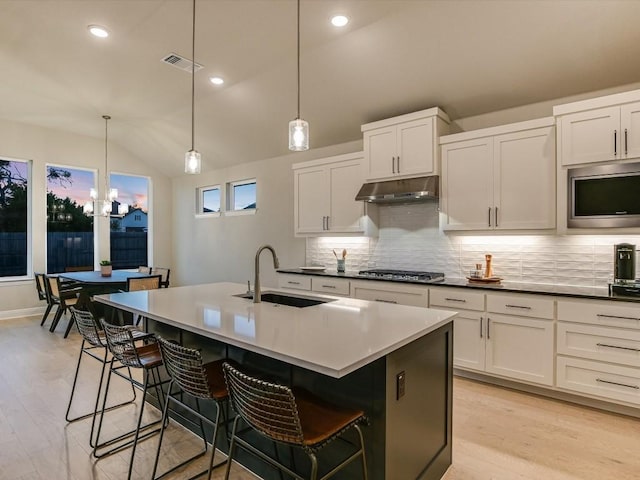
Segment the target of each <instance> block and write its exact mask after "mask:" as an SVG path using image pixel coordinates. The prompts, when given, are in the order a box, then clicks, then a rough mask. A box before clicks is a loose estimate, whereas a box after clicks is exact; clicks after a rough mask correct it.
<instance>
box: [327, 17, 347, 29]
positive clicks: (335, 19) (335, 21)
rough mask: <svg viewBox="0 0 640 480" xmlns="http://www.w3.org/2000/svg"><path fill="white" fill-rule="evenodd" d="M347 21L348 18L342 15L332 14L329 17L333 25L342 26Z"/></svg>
mask: <svg viewBox="0 0 640 480" xmlns="http://www.w3.org/2000/svg"><path fill="white" fill-rule="evenodd" d="M347 23H349V18H347V17H345V16H344V15H334V16H333V17H331V24H332V25H333V26H334V27H344V26H345V25H346V24H347Z"/></svg>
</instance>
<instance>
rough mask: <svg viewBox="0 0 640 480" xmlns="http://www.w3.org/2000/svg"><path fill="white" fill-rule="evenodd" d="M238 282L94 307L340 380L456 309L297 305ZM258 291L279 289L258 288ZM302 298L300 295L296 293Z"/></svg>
mask: <svg viewBox="0 0 640 480" xmlns="http://www.w3.org/2000/svg"><path fill="white" fill-rule="evenodd" d="M245 291H246V285H241V284H236V283H210V284H204V285H193V286H185V287H172V288H162V289H158V290H146V291H138V292H127V293H114V294H110V295H100V296H97V297H95V299H96V300H97V301H99V302H101V303H104V304H107V305H110V306H113V307H117V308H121V309H124V310H127V311H130V312H133V313H137V314H141V315H144V316H146V317H148V318H151V319H153V320H157V321H159V322H162V323H166V324H169V325H173V326H176V327H179V328H182V329H184V330H187V331H190V332H193V333H196V334H199V335H202V336H205V337H209V338H212V339H215V340H219V341H221V342H224V343H228V344H230V345H235V346H237V347H241V348H244V349H246V350H249V351H253V352H256V353H260V354H262V355H266V356H268V357H271V358H275V359H278V360H282V361H284V362H287V363H290V364H292V365H296V366H299V367H303V368H307V369H309V370H313V371H315V372H319V373H322V374H325V375H329V376H331V377H336V378H340V377H343V376H345V375H347V374H349V373H351V372H353V371H355V370H357V369H358V368H360V367H362V366H364V365H367V364H368V363H371V362H373V361H375V360H377V359H379V358H381V357H383V356H385V355H387V354H388V353H390V352H393V351H394V350H396V349H398V348H400V347H402V346H404V345H407V344H409V343H410V342H412V341H413V340H415V339H417V338H420V337H422V336H424V335H426V334H428V333H430V332H432V331H433V330H436V329H437V328H439V327H441V326H442V325H445V324H446V323H448V322H450V321H451V320H452V319H453V318H454V317H455V316H456V312H451V311H445V310H436V309H432V308H421V307H410V306H404V305H395V304H388V303H379V302H370V301H366V300H357V299H354V298H342V297H328V296H326V295H317V294H315V293H314V294H313V295H312V296H313V297H322V298H329V299H335V300H334V301H331V302H328V303H323V304H320V305H316V306H311V307H305V308H297V307H288V306H284V305H276V304H273V303H267V302H262V303H253V302H252V300H251V299H245V298H239V297H235V296H233V295H234V294H242V293H244V292H245ZM266 291H274V292H282V293H283V294H285V295H291V293H290V292H286V291H283V290H279V289H271V288H269V289H267V288H264V289H263V291H262V293H263V294H264V293H265V292H266ZM300 296H308V295H300Z"/></svg>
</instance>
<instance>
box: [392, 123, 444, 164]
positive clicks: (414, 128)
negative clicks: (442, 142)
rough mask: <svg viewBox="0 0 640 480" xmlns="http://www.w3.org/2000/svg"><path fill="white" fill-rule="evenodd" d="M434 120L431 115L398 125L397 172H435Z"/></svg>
mask: <svg viewBox="0 0 640 480" xmlns="http://www.w3.org/2000/svg"><path fill="white" fill-rule="evenodd" d="M434 121H435V119H434V118H433V117H431V118H424V119H422V120H416V121H413V122H407V123H401V124H400V125H398V148H397V152H396V155H397V157H398V159H397V160H396V173H397V174H400V175H424V174H433V173H434V172H435V159H434V127H433V122H434Z"/></svg>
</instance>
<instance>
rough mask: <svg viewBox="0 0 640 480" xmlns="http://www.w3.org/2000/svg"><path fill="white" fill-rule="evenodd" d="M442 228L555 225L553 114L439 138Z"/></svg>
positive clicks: (482, 228)
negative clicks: (550, 116)
mask: <svg viewBox="0 0 640 480" xmlns="http://www.w3.org/2000/svg"><path fill="white" fill-rule="evenodd" d="M441 145H442V196H441V207H442V212H443V214H444V215H443V221H444V224H443V229H444V230H523V229H526V230H537V229H548V228H555V211H556V196H555V171H556V163H555V158H556V157H555V128H554V126H553V118H545V119H540V120H532V121H529V122H522V123H517V124H512V125H505V126H501V127H494V128H488V129H483V130H476V131H472V132H465V133H460V134H455V135H448V136H446V137H442V138H441Z"/></svg>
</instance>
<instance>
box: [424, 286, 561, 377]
mask: <svg viewBox="0 0 640 480" xmlns="http://www.w3.org/2000/svg"><path fill="white" fill-rule="evenodd" d="M485 296H486V309H485ZM430 297H431V301H430V306H432V307H434V308H442V307H445V308H449V309H453V310H456V311H458V312H459V313H458V317H456V318H455V319H454V326H453V338H454V340H453V364H454V366H455V367H456V368H463V369H469V370H477V371H480V372H484V373H489V374H492V375H500V376H501V377H506V378H510V379H514V380H523V381H526V382H530V383H536V384H540V385H546V386H552V385H553V359H554V322H553V312H554V300H553V299H549V298H544V297H540V296H532V295H520V294H504V295H498V294H486V295H485V294H484V293H479V292H472V291H466V290H465V289H451V288H432V289H431V291H430ZM510 311H516V312H518V313H519V314H520V315H518V316H515V315H505V314H503V312H510ZM529 317H540V318H529Z"/></svg>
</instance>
